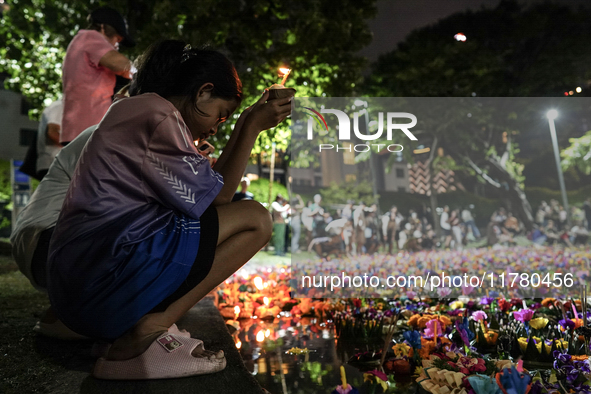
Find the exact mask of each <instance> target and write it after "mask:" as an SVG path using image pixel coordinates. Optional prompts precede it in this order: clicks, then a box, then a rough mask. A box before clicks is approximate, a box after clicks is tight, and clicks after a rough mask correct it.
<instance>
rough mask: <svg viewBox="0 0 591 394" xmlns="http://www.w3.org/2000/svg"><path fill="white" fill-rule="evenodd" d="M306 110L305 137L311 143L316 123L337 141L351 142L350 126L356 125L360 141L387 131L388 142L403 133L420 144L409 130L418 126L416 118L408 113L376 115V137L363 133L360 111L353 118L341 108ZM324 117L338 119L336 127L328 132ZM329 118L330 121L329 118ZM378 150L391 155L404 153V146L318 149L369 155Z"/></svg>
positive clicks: (327, 146)
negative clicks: (373, 149)
mask: <svg viewBox="0 0 591 394" xmlns="http://www.w3.org/2000/svg"><path fill="white" fill-rule="evenodd" d="M302 108H304V109H305V110H306V111H305V113H306V114H307V115H308V122H307V130H306V131H307V132H306V138H307V139H308V140H309V141H312V140H313V139H314V137H315V131H314V124H317V125H318V127H320V129H324V130H326V131H327V132H328V133H330V131H331V130H335V136H336V137H337V140H338V141H351V140H352V135H351V125H353V127H352V129H353V135H354V137H356V138H357V139H359V140H361V141H375V140H378V139H380V138H382V136H383V135H384V131H385V132H386V135H385V137H386V139H387V140H388V141H392V140H393V136H394V132H396V131H401V132H403V133H404V135H405V136H406V137H407V138H408V139H410V140H411V141H417V137H415V135H414V134H413V133H412V132H411V131H410V130H409V129H411V128H412V127H414V126H416V124H417V117H416V116H415V115H413V114H411V113H408V112H378V114H377V118H378V119H377V121H374V122H375V123H376V124H377V130H376V131H375V133H373V134H364V133H362V132H361V131H360V128H359V112H354V113H353V117H352V118H351V116H350V115H349V114H347V113H346V112H345V111H342V110H338V109H327V108H321V109H320V111H317V110H315V109H313V108H310V107H302ZM322 114H329V115H334V116H336V119H337V121H338V123H337V126H336V127H335V126H331V129H329V125H328V122H327V120H326V118H325V117H324V116H323V115H322ZM329 119H330V118H329ZM399 119H406V120H409V121H410V122H406V123H398V122H397V120H399ZM368 124H370V122H369V120H367V123H366V125H368ZM367 128H368V127H367V126H366V129H367ZM372 146H373V147H375V149H376V150H377V151H382V150H383V149H384V147H385V148H386V149H387V150H388V151H389V152H401V151H402V150H403V149H404V147H403V146H402V145H400V144H383V143H381V144H377V143H376V144H356V145H352V144H346V145H344V146H339V145H338V144H337V145H335V144H319V145H318V150H319V151H320V152H321V151H323V150H336V151H337V152H339V151H348V152H351V151H352V150H354V151H355V152H367V151H369V150H370V149H371V147H372Z"/></svg>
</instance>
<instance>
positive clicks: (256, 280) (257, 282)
mask: <svg viewBox="0 0 591 394" xmlns="http://www.w3.org/2000/svg"><path fill="white" fill-rule="evenodd" d="M253 282H254V287H256V288H257V289H258V290H259V291H261V290H263V289H264V285H263V279H262V278H261V277H260V276H257V277H255V278H254V280H253Z"/></svg>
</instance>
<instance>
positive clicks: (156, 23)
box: [0, 0, 376, 153]
mask: <svg viewBox="0 0 591 394" xmlns="http://www.w3.org/2000/svg"><path fill="white" fill-rule="evenodd" d="M102 5H108V6H111V7H113V8H116V9H118V10H119V11H120V12H121V13H122V14H123V15H125V16H126V18H127V20H128V23H129V30H130V32H131V34H132V36H133V37H134V38H135V39H136V42H137V45H136V47H135V48H133V49H131V50H125V51H124V53H125V54H126V55H128V56H130V58H132V59H133V58H135V57H137V56H138V55H139V54H140V53H141V52H142V51H143V50H145V49H146V48H147V46H148V45H150V44H151V43H153V42H154V41H156V40H158V39H161V38H170V39H182V40H185V41H186V42H189V43H192V44H193V45H202V44H208V45H211V46H212V47H214V48H216V49H219V50H222V51H223V52H225V53H226V54H227V55H228V56H229V57H230V58H231V59H232V60H233V62H234V63H235V65H236V67H237V69H238V72H239V75H240V78H241V79H242V82H243V85H244V92H245V96H246V97H247V98H246V99H245V102H244V104H243V106H242V108H241V109H244V108H245V107H246V106H247V105H251V104H253V103H254V102H255V101H256V99H257V98H258V96H259V95H260V93H262V91H263V89H264V88H266V87H268V86H270V85H271V84H273V83H277V82H278V81H279V79H278V77H277V69H278V68H279V67H281V66H287V67H290V68H291V69H292V70H293V72H292V74H291V76H290V77H289V79H288V81H287V83H286V86H288V87H295V88H296V89H297V91H298V93H297V95H298V96H324V95H326V96H331V95H334V96H345V95H348V94H350V92H351V91H352V89H353V88H354V87H355V86H356V84H358V83H359V82H360V80H361V68H362V66H363V64H364V59H363V58H361V57H359V56H356V55H355V53H356V52H357V51H358V50H359V49H361V48H362V47H364V46H365V45H367V44H368V43H369V41H370V40H371V33H370V31H369V29H368V25H367V20H368V19H369V18H371V17H372V16H374V15H375V13H376V6H375V0H345V1H341V2H339V3H338V6H337V5H336V4H335V3H334V2H331V1H329V0H301V1H283V0H248V1H246V0H204V1H200V2H198V3H195V2H193V1H188V0H181V1H179V0H175V1H171V0H163V1H158V2H154V1H149V0H125V1H124V0H114V1H110V2H106V1H92V0H91V1H82V0H71V1H68V2H66V1H63V0H13V1H12V4H11V5H10V10H9V11H8V12H6V13H5V14H4V18H3V19H0V36H2V37H7V40H6V42H5V43H4V44H3V45H2V46H0V73H2V72H6V73H8V74H9V75H10V77H9V79H8V81H7V85H8V87H9V88H10V89H13V90H15V91H20V92H22V93H23V94H24V95H25V97H27V99H29V101H30V103H31V104H32V105H33V107H34V110H33V111H32V115H33V116H38V114H39V113H40V112H39V111H40V110H41V109H42V108H43V106H44V102H45V103H46V104H47V103H49V102H50V101H51V100H53V99H55V98H56V97H57V95H58V94H59V92H60V89H61V61H62V59H63V57H64V54H65V49H66V47H67V44H68V43H69V41H70V40H71V39H72V37H73V36H74V34H75V33H76V31H77V30H78V29H79V28H84V27H85V26H86V22H85V18H86V16H87V15H88V13H89V10H92V9H94V8H96V7H98V6H102ZM45 100H47V101H45ZM241 109H239V111H237V112H241V111H240V110H241ZM230 127H232V125H231V124H230V125H226V126H224V127H221V128H220V133H218V136H217V141H216V139H214V143H216V142H218V144H217V145H222V144H221V143H220V142H223V140H224V139H225V138H226V137H227V135H228V132H229V130H230ZM288 140H289V129H288V125H287V124H286V125H282V126H280V127H277V128H275V129H274V130H270V131H268V132H266V133H262V134H261V136H260V138H259V143H258V145H257V147H256V149H255V152H254V153H257V152H260V151H261V150H265V149H266V147H267V146H270V144H271V142H272V141H275V142H276V143H277V148H278V149H282V150H285V149H286V148H287V142H288Z"/></svg>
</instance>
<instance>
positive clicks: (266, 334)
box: [265, 328, 271, 338]
mask: <svg viewBox="0 0 591 394" xmlns="http://www.w3.org/2000/svg"><path fill="white" fill-rule="evenodd" d="M270 335H271V330H269V329H268V328H267V331H265V338H269V336H270Z"/></svg>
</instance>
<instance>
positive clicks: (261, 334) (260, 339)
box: [256, 330, 265, 342]
mask: <svg viewBox="0 0 591 394" xmlns="http://www.w3.org/2000/svg"><path fill="white" fill-rule="evenodd" d="M256 338H257V342H263V341H264V340H265V333H264V332H263V330H260V331H259V332H257V337H256Z"/></svg>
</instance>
